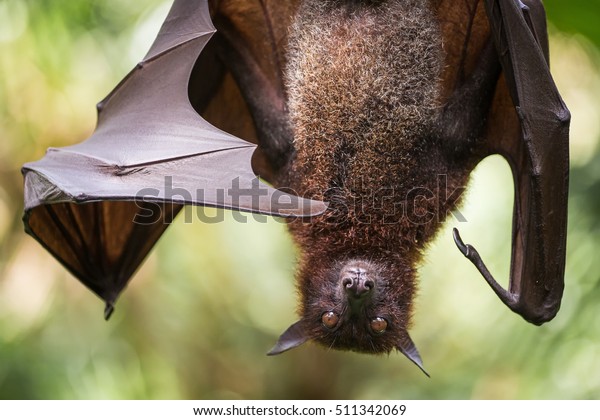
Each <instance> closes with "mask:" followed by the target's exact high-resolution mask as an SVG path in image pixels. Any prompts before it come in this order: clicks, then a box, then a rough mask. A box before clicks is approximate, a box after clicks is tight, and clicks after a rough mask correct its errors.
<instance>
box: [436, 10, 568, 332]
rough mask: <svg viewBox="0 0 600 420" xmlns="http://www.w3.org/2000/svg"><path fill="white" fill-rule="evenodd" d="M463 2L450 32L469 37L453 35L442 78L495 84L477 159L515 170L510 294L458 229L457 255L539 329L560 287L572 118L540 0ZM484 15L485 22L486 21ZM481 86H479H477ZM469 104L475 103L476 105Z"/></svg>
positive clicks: (556, 305)
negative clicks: (449, 68)
mask: <svg viewBox="0 0 600 420" xmlns="http://www.w3.org/2000/svg"><path fill="white" fill-rule="evenodd" d="M442 3H444V4H446V5H447V3H446V2H442ZM464 3H465V5H466V6H463V7H466V10H464V13H465V16H469V18H468V19H463V21H466V22H467V23H466V24H463V27H462V29H463V31H462V32H461V31H455V33H461V34H466V35H463V36H458V37H456V38H457V39H458V42H457V41H456V39H455V42H456V44H457V45H462V46H463V48H462V49H459V48H455V49H454V50H453V52H452V54H450V58H451V59H454V60H455V61H454V62H455V63H460V64H461V65H462V66H461V65H458V66H457V67H456V68H457V69H459V70H454V73H452V74H450V75H449V76H448V75H447V78H446V81H447V82H448V83H447V84H446V86H448V87H449V88H448V92H450V91H452V90H453V89H455V86H456V84H454V85H453V83H455V81H457V80H461V78H464V75H465V74H468V73H469V72H471V74H474V75H475V77H474V79H476V80H483V79H485V78H486V77H487V78H488V80H492V79H493V81H494V83H493V86H495V91H492V92H493V101H492V103H491V104H490V106H489V107H487V108H485V109H489V113H488V115H487V116H486V117H487V118H486V119H487V128H486V129H485V135H484V136H483V137H484V141H483V144H481V145H480V146H481V147H479V148H478V150H479V151H480V152H481V153H479V155H478V156H476V158H477V159H480V158H482V157H485V156H486V155H489V154H500V155H502V156H503V157H504V158H505V159H506V160H507V161H508V162H509V164H510V167H511V170H512V173H513V178H514V182H515V205H514V213H513V235H512V260H511V275H510V283H509V287H508V290H505V289H504V288H502V287H501V286H500V285H499V284H498V283H497V282H496V280H495V279H494V278H493V276H492V275H491V274H490V272H489V271H488V269H487V268H486V266H485V264H484V263H483V261H482V260H481V258H480V256H479V254H478V253H477V251H476V250H475V248H474V247H473V246H471V245H465V244H464V243H463V241H462V239H461V238H460V235H459V234H458V231H457V230H456V229H455V231H454V237H455V241H456V244H457V246H458V247H459V249H460V250H461V252H462V253H463V254H464V255H465V256H466V257H467V258H469V259H470V260H471V261H472V262H473V264H474V265H475V266H476V267H477V269H478V270H479V271H480V272H481V274H482V275H483V277H484V278H485V280H486V281H487V282H488V283H489V284H490V286H491V287H492V289H493V290H494V291H495V293H496V294H497V295H498V296H499V297H500V299H501V300H502V301H503V302H504V303H505V304H506V305H507V306H508V307H509V308H510V309H512V310H513V311H514V312H516V313H518V314H520V315H521V316H523V317H524V318H525V319H526V320H527V321H529V322H532V323H534V324H538V325H539V324H542V323H544V322H546V321H549V320H551V319H552V318H553V317H554V316H555V315H556V313H557V311H558V309H559V308H560V301H561V297H562V292H563V288H564V270H565V254H566V229H567V199H568V178H569V152H568V138H569V121H570V114H569V111H568V109H567V107H566V106H565V104H564V103H563V101H562V99H561V97H560V95H559V93H558V90H557V88H556V86H555V84H554V81H553V79H552V76H551V74H550V70H549V66H548V40H547V34H546V18H545V13H544V9H543V6H542V4H541V2H540V1H539V0H528V1H525V2H522V1H520V0H485V1H478V0H473V1H471V2H464ZM484 8H485V14H484V10H483V9H484ZM485 15H487V21H488V22H489V24H488V25H486V24H485V22H484V21H483V18H484V17H485ZM448 21H449V22H450V23H448V25H447V28H453V23H452V22H454V21H453V20H452V19H448ZM464 29H466V30H464ZM487 33H490V34H491V35H489V36H488V35H487ZM490 36H491V38H493V44H494V45H495V50H493V49H490V51H493V52H494V54H493V56H494V59H490V58H489V57H490V55H489V54H486V44H488V45H491V44H489V43H488V41H487V39H488V38H489V37H490ZM486 55H487V57H486ZM498 60H499V63H500V64H501V68H502V73H503V77H502V78H501V79H500V80H499V81H498V83H497V85H496V83H495V78H496V76H495V75H494V74H495V73H494V70H493V69H494V67H495V63H494V62H497V61H498ZM460 69H462V70H460ZM473 69H474V70H473ZM482 69H483V70H482ZM498 69H499V68H498ZM461 72H462V73H461ZM471 77H472V76H471ZM490 78H491V79H490ZM475 84H476V83H475ZM485 85H486V83H485V82H484V83H480V87H481V86H485ZM487 85H488V86H490V85H491V84H490V83H487ZM485 89H486V88H485V87H484V88H482V89H480V90H481V92H484V91H485ZM467 96H468V95H467ZM472 96H473V97H474V96H475V95H472ZM483 96H485V95H483ZM471 105H475V106H476V103H475V100H473V101H472V103H471ZM467 125H468V124H467Z"/></svg>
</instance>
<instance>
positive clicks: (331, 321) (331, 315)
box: [321, 311, 340, 330]
mask: <svg viewBox="0 0 600 420" xmlns="http://www.w3.org/2000/svg"><path fill="white" fill-rule="evenodd" d="M339 320H340V317H339V316H338V314H336V313H335V312H331V311H329V312H325V313H324V314H323V315H322V316H321V322H322V323H323V325H324V326H325V327H326V328H329V329H330V330H331V329H333V328H335V326H336V325H337V324H338V321H339Z"/></svg>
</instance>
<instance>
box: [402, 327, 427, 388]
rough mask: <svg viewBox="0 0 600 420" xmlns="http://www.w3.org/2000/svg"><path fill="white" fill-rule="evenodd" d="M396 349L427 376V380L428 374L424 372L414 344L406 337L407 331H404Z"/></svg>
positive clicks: (408, 336)
mask: <svg viewBox="0 0 600 420" xmlns="http://www.w3.org/2000/svg"><path fill="white" fill-rule="evenodd" d="M396 348H397V349H398V350H399V351H400V352H401V353H402V354H403V355H405V356H406V357H408V358H409V360H410V361H411V362H413V363H414V364H415V365H417V366H418V367H419V369H421V370H422V371H423V373H424V374H425V375H427V377H428V378H429V377H430V376H429V374H428V373H427V372H426V371H425V368H424V367H423V361H422V360H421V356H420V355H419V351H418V350H417V347H416V346H415V343H413V341H412V339H411V338H410V335H408V331H404V333H403V334H402V336H401V338H400V340H399V341H398V344H397V345H396Z"/></svg>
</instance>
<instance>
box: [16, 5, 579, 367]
mask: <svg viewBox="0 0 600 420" xmlns="http://www.w3.org/2000/svg"><path fill="white" fill-rule="evenodd" d="M211 21H212V23H211ZM545 22H546V21H545V14H544V10H543V6H542V4H541V2H540V1H534V0H530V1H520V0H464V1H461V2H452V1H449V0H429V1H417V0H413V1H409V0H344V1H343V0H294V1H287V2H282V1H277V2H275V1H267V0H256V1H241V0H220V1H219V0H214V1H212V0H211V1H208V2H192V1H185V0H177V1H176V2H175V3H174V6H173V8H172V10H171V12H170V14H169V17H168V18H167V20H166V22H165V24H164V26H163V30H161V32H160V34H159V37H158V38H157V41H155V44H154V46H153V47H152V48H151V52H150V53H149V54H148V55H147V56H146V59H145V60H144V61H143V62H142V63H141V64H140V66H138V68H137V70H134V71H133V72H132V73H131V74H130V75H129V76H128V77H127V78H126V79H125V80H124V82H122V83H121V84H120V85H119V86H118V87H117V88H116V90H115V91H113V93H112V94H111V95H109V97H108V100H105V101H103V102H101V104H100V107H99V109H100V110H101V112H100V113H99V124H98V128H97V130H96V132H95V134H94V135H93V136H92V138H91V139H89V140H88V141H87V142H84V143H82V144H81V145H76V146H72V147H71V148H66V152H67V153H71V155H77V157H78V158H79V157H80V156H85V158H86V159H88V160H85V162H86V163H88V164H90V166H93V165H91V163H93V164H94V165H96V166H93V171H92V172H93V176H94V177H95V178H94V180H93V182H94V185H93V186H92V185H90V184H92V181H91V179H90V180H89V182H84V184H85V185H83V186H81V187H80V189H79V190H78V193H73V192H72V191H71V190H67V189H66V186H71V185H72V184H74V183H75V180H76V179H77V177H76V175H75V174H74V173H68V174H66V175H64V176H63V177H62V178H60V179H59V180H58V181H57V179H58V178H59V177H58V175H57V174H56V173H55V172H52V170H55V171H56V172H60V174H61V176H62V175H63V174H64V173H65V172H66V171H65V167H68V168H70V169H73V168H74V167H77V168H78V169H79V168H80V167H81V161H78V162H77V161H74V160H71V159H73V156H62V157H61V156H59V151H60V150H54V151H52V153H50V152H49V153H48V154H47V156H46V158H44V159H43V160H42V161H40V162H38V163H34V164H28V165H26V166H25V167H24V173H25V186H26V193H25V197H26V205H25V224H26V229H27V230H28V231H29V232H30V233H31V234H32V235H34V237H36V239H38V240H39V241H40V242H41V243H42V244H43V245H44V246H45V247H46V248H47V249H48V250H50V252H52V253H53V254H54V255H55V256H57V258H58V259H59V260H61V262H62V263H63V264H64V265H66V266H67V268H69V269H70V270H71V272H73V273H74V274H75V275H76V276H77V277H78V278H79V279H80V280H82V281H83V282H84V283H85V284H86V285H88V286H89V287H90V288H91V289H92V290H94V291H95V292H96V293H97V294H99V295H100V296H101V297H102V298H103V299H104V300H105V301H106V302H107V309H106V314H108V315H110V312H111V311H112V308H113V304H114V302H115V300H116V298H117V296H118V294H119V293H120V292H121V290H122V289H123V287H125V285H126V282H127V281H128V279H129V277H130V276H131V275H132V273H133V272H134V271H135V268H136V267H137V266H138V265H139V264H140V263H141V261H142V259H143V257H144V256H145V255H146V254H147V253H148V252H149V250H150V248H151V247H152V245H153V244H154V242H156V240H158V238H159V237H160V234H162V232H163V231H164V229H165V227H166V226H167V225H166V223H168V221H169V220H170V219H172V217H174V215H175V214H176V211H177V210H178V209H179V207H177V206H180V205H181V204H197V205H209V206H216V207H223V208H234V209H242V210H246V211H255V212H260V213H265V214H275V215H284V216H295V217H291V218H290V219H289V223H288V226H289V230H290V232H291V235H292V237H293V238H294V240H295V242H296V243H297V244H298V248H299V252H300V258H299V265H298V269H297V276H296V283H297V286H298V290H299V292H300V309H299V315H300V320H299V321H297V322H296V323H294V324H292V325H291V326H290V327H289V328H288V329H287V330H286V331H285V332H284V333H283V334H282V335H281V336H280V338H279V340H278V341H277V343H276V345H275V346H274V347H273V349H272V350H271V351H270V352H269V354H270V355H275V354H280V353H282V352H284V351H287V350H290V349H292V348H295V347H297V346H299V345H301V344H303V343H305V342H307V341H309V340H312V341H315V342H317V343H320V344H322V345H324V346H326V347H329V348H335V349H340V350H352V351H359V352H366V353H388V352H390V351H392V350H398V351H400V352H401V353H403V354H404V355H405V356H406V357H407V358H408V359H409V360H411V361H412V362H413V363H414V364H416V365H417V366H418V367H419V368H420V369H421V370H422V371H423V372H425V370H424V367H423V362H422V360H421V357H420V355H419V352H418V350H417V347H416V345H415V344H414V343H413V341H412V339H411V338H410V335H409V333H408V330H409V329H410V326H411V317H412V312H413V303H412V302H413V297H414V293H415V289H416V283H417V281H416V269H417V267H418V264H419V262H420V260H421V258H422V255H423V253H424V252H425V248H426V245H427V244H428V243H429V242H430V241H431V239H432V238H433V237H434V235H435V234H436V232H437V231H439V229H440V227H441V224H442V222H444V221H445V219H447V215H448V213H449V212H451V211H452V210H454V209H456V208H457V206H459V205H460V192H462V191H463V190H464V188H465V186H466V185H467V183H468V178H469V174H470V173H471V171H472V170H473V169H474V167H475V166H476V165H477V163H478V162H479V161H481V159H483V158H484V157H486V156H488V155H490V154H500V155H502V156H503V157H504V158H505V159H506V160H507V161H508V162H509V164H510V167H511V170H512V173H513V178H514V180H515V205H514V213H513V238H512V260H511V276H510V283H509V287H508V290H505V289H503V288H502V287H501V286H499V285H498V283H497V282H496V281H495V280H494V278H493V276H492V275H491V273H490V272H489V271H488V270H487V268H486V266H485V264H484V263H483V261H482V259H481V258H480V256H479V254H478V253H477V251H476V250H475V248H474V247H473V246H471V245H466V244H464V242H463V241H462V239H461V237H460V235H459V233H458V231H457V230H456V229H455V230H454V239H455V242H456V245H457V246H458V248H459V250H460V251H461V252H462V254H463V255H464V256H465V257H467V258H468V259H469V260H470V261H471V262H472V263H473V264H474V265H475V267H476V268H477V269H478V270H479V271H480V273H481V274H482V275H483V277H484V279H485V280H486V281H487V282H488V283H489V284H490V286H491V287H492V289H493V290H494V292H495V293H496V294H497V295H498V297H499V298H500V299H501V300H502V302H504V303H505V304H506V305H507V306H508V307H509V308H510V309H511V310H513V311H514V312H516V313H518V314H520V315H521V316H522V317H523V318H524V319H525V320H527V321H529V322H532V323H534V324H537V325H539V324H542V323H544V322H547V321H549V320H551V319H552V318H553V317H554V316H555V315H556V313H557V311H558V310H559V307H560V301H561V297H562V291H563V287H564V280H563V278H564V267H565V246H566V217H567V193H568V161H569V156H568V128H569V120H570V115H569V111H568V109H567V107H566V106H565V104H564V103H563V101H562V99H561V97H560V94H559V93H558V90H557V88H556V86H555V84H554V82H553V80H552V76H551V74H550V71H549V64H548V40H547V34H546V23H545ZM213 23H214V27H215V28H216V29H217V32H216V33H215V34H214V36H213V37H212V39H211V40H210V42H208V39H207V38H208V35H206V34H208V33H211V32H212V24H213ZM196 28H200V29H196ZM192 29H193V30H192ZM191 32H195V33H196V34H199V33H203V34H204V35H202V36H200V37H199V38H198V35H196V38H194V39H196V40H195V41H194V40H191V41H190V40H187V39H184V38H185V36H187V35H186V34H189V33H191ZM198 39H201V40H198ZM165 46H166V47H165ZM153 50H154V52H155V54H151V53H152V52H153ZM184 51H185V52H184ZM200 51H201V54H200ZM198 54H200V55H199V56H198ZM151 68H152V69H153V70H152V71H150V69H151ZM176 69H180V70H179V71H176ZM175 73H176V74H177V75H174V74H175ZM167 75H170V76H169V77H167ZM163 79H168V80H169V82H168V83H170V84H166V85H163V84H162V80H163ZM156 84H158V87H157V88H154V86H155V85H156ZM136 85H137V86H138V89H132V86H133V87H136ZM164 86H167V87H166V88H165V87H164ZM182 88H183V89H182ZM148 97H152V98H155V100H154V102H153V101H151V100H148V99H147V98H148ZM165 104H167V106H165ZM127 107H131V108H127ZM192 107H193V109H192ZM224 109H227V112H223V110H224ZM192 111H193V112H192ZM197 113H200V114H201V115H202V117H203V118H204V119H205V120H207V121H210V123H211V124H212V125H214V126H217V127H219V128H220V129H222V130H224V131H220V130H218V129H215V128H214V127H212V126H211V125H210V124H207V123H206V122H205V121H204V120H203V119H202V118H200V116H198V115H197ZM132 115H145V116H146V117H148V116H150V117H151V118H150V122H151V125H150V127H151V128H152V130H148V124H149V122H148V119H144V120H140V119H137V117H135V118H133V117H131V116H132ZM155 126H159V129H155V128H154V127H155ZM107 127H109V128H107ZM149 131H150V132H151V133H150V134H148V132H149ZM173 131H174V133H173ZM132 132H133V133H134V134H132ZM156 132H158V134H155V133H156ZM225 132H227V133H228V134H225ZM115 133H118V136H121V137H114V138H112V139H111V137H110V136H111V135H115ZM216 133H218V134H219V135H223V136H224V137H225V138H224V139H223V142H222V143H219V144H218V145H216V146H215V145H214V144H213V143H215V142H214V140H212V139H213V137H214V136H216ZM233 135H235V136H239V137H242V138H245V139H248V140H252V141H253V142H255V143H257V145H258V147H256V149H254V147H253V146H252V145H249V144H247V143H245V142H242V141H241V140H239V139H236V138H234V137H233ZM107 136H108V137H107ZM124 137H134V138H135V140H137V143H135V142H134V143H133V144H134V146H133V147H131V146H124V145H123V143H121V141H123V142H124V141H125V140H123V139H124ZM115 138H118V140H119V142H118V143H117V140H115ZM188 138H190V139H191V138H194V139H195V140H197V141H195V142H194V144H195V146H194V147H200V148H201V150H200V149H198V150H195V149H192V150H193V151H192V152H189V151H187V150H188V149H186V147H187V145H185V146H186V147H183V145H182V143H186V139H188ZM128 141H130V140H128ZM92 143H93V145H94V146H95V147H93V149H94V150H93V151H94V152H95V153H96V155H93V156H90V155H88V154H85V153H83V152H82V148H83V149H85V147H86V145H88V146H91V144H92ZM190 143H192V142H190ZM200 144H202V146H199V145H200ZM140 147H144V148H146V149H147V150H151V151H152V153H150V155H151V156H150V158H148V153H145V152H146V150H144V151H142V152H141V153H140V155H139V156H140V157H137V155H136V153H137V151H136V153H134V152H133V150H134V149H135V148H140ZM90 148H91V147H88V149H90ZM172 148H175V149H177V148H180V149H181V153H180V154H178V153H179V151H177V153H176V152H175V151H173V150H172ZM121 149H125V151H124V152H123V151H122V150H121ZM105 150H110V153H107V152H106V151H105ZM87 151H88V150H84V152H86V153H87ZM242 151H244V152H243V153H242ZM224 153H227V154H228V155H229V154H231V155H232V156H231V159H230V160H227V161H226V162H224V161H223V160H222V159H220V156H221V155H223V154H224ZM107 154H108V155H110V156H106V155H107ZM117 154H118V157H115V156H116V155H117ZM50 157H51V158H52V161H50ZM111 158H112V160H110V159H111ZM195 159H202V161H197V160H195ZM90 161H91V163H90ZM96 161H98V162H96ZM122 162H125V164H123V163H122ZM250 163H252V165H253V168H254V170H255V171H256V172H257V173H258V174H260V175H261V176H262V177H263V178H265V179H267V180H269V181H270V182H271V183H272V184H273V185H274V186H275V187H277V188H278V190H264V192H265V193H266V194H263V190H262V189H261V187H257V188H255V189H254V190H253V191H255V192H254V193H251V194H250V196H249V197H245V198H246V200H245V201H244V204H245V205H240V203H239V199H232V198H231V197H229V196H223V195H221V196H219V195H218V192H217V191H218V190H219V191H223V190H225V191H230V190H231V189H232V188H231V185H232V182H231V180H232V179H235V178H236V177H237V176H240V174H242V173H243V175H244V177H243V178H244V179H245V184H244V185H245V187H244V188H243V189H244V190H248V189H250V190H252V188H250V187H252V186H253V185H254V184H252V182H253V174H252V173H251V172H250V170H249V169H248V168H249V165H250ZM240 168H243V169H244V170H241V169H240ZM85 169H86V170H89V167H86V168H85ZM73 170H74V169H73ZM199 172H201V175H198V173H199ZM79 176H80V177H81V176H82V175H81V174H80V175H79ZM165 176H172V179H173V180H176V181H177V185H176V187H175V188H174V187H173V185H175V184H173V185H171V188H170V189H169V188H166V187H164V188H162V189H160V188H159V187H157V182H159V181H160V179H161V177H162V178H164V177H165ZM96 178H98V179H96ZM100 178H103V179H100ZM200 179H206V180H208V181H206V182H205V183H204V184H201V187H202V188H201V190H202V191H204V190H207V191H209V193H208V196H209V198H210V199H208V200H206V199H205V198H204V197H201V198H198V197H192V198H190V199H187V198H185V197H184V199H182V198H181V197H180V198H179V199H176V200H173V194H172V193H173V191H174V190H185V189H186V188H189V187H193V188H194V189H196V188H197V186H196V185H197V183H198V182H199V180H200ZM130 181H131V182H132V184H131V187H128V188H127V189H126V191H125V190H123V191H124V192H121V190H119V188H121V187H122V184H123V183H127V182H130ZM98 185H101V188H100V187H98ZM214 185H217V186H218V188H214ZM159 186H160V184H159ZM148 188H149V189H153V188H154V189H157V190H159V191H158V193H156V194H154V195H153V196H152V197H151V199H150V200H148V196H147V195H146V196H144V197H143V198H144V199H145V200H143V201H142V205H140V204H139V201H140V196H139V194H137V192H139V191H140V190H141V189H146V190H147V189H148ZM265 188H266V187H265ZM98 191H100V192H98ZM211 191H212V192H211ZM238 191H239V189H238ZM259 191H260V192H259ZM169 193H171V194H169ZM269 194H270V195H269ZM274 194H285V197H286V200H287V201H289V202H293V203H294V206H291V207H289V206H287V207H286V206H281V205H279V206H277V205H272V204H273V198H272V197H273V195H274ZM238 195H239V194H238ZM298 196H300V197H304V198H302V199H298V198H297V197H298ZM267 197H268V200H267V199H266V198H267ZM234 198H237V196H235V197H234ZM262 198H265V199H264V200H262V201H261V200H260V199H262ZM136 200H137V201H136ZM88 201H90V203H87V202H88ZM173 201H174V202H175V203H176V205H177V206H175V207H174V206H172V205H171V206H169V204H170V203H172V202H173ZM287 201H286V202H287ZM84 202H85V203H86V204H82V203H84ZM76 203H78V204H76ZM135 203H137V204H135ZM323 203H326V204H327V209H325V205H324V204H323ZM134 204H135V205H134ZM151 205H154V206H158V210H160V212H158V211H156V212H150V213H151V214H152V215H154V214H155V213H157V214H160V216H161V217H160V218H158V220H159V221H160V222H162V223H142V224H140V223H137V224H133V227H130V225H132V223H131V220H132V218H135V216H137V215H140V214H141V213H143V214H146V213H147V212H148V210H149V208H150V206H151ZM290 208H292V210H290ZM154 209H155V210H156V207H154ZM303 216H306V217H303ZM150 219H152V221H154V222H155V221H156V220H155V219H156V217H154V218H152V217H151V218H150ZM109 220H114V221H115V222H117V223H116V226H117V228H118V230H117V231H115V230H114V229H113V228H111V227H110V225H111V223H112V225H113V226H114V225H115V222H111V223H108V221H109ZM73 226H76V228H73ZM140 226H141V227H140ZM117 232H118V233H119V234H117ZM123 232H125V234H124V233H123ZM128 232H133V233H131V234H126V233H128ZM55 238H59V239H55ZM109 238H117V239H109ZM98 243H100V244H101V246H100V245H98ZM81 245H84V246H81ZM57 249H58V251H57ZM61 250H62V251H61ZM61 252H62V253H61ZM72 254H75V257H72ZM107 256H109V257H110V258H107ZM69 257H71V260H73V261H71V260H68V258H69ZM106 261H109V262H108V263H107V262H106ZM111 261H117V263H115V262H111ZM122 261H124V263H123V262H122ZM80 267H83V268H80ZM98 267H100V268H101V269H98ZM124 267H125V268H124ZM115 269H116V273H118V275H115V274H114V273H115ZM425 373H426V372H425Z"/></svg>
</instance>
